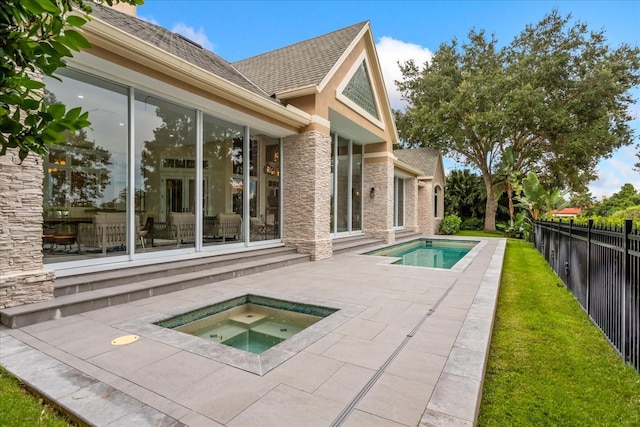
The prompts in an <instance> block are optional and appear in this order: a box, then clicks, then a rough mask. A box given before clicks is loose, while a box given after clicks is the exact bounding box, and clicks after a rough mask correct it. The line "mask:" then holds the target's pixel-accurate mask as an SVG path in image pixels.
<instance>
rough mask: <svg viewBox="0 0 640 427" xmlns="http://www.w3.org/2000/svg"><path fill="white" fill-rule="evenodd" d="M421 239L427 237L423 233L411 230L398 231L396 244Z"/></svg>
mask: <svg viewBox="0 0 640 427" xmlns="http://www.w3.org/2000/svg"><path fill="white" fill-rule="evenodd" d="M421 237H425V236H424V235H423V234H422V233H420V232H417V231H410V230H401V231H396V242H401V241H405V240H413V239H419V238H421Z"/></svg>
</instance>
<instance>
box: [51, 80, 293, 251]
mask: <svg viewBox="0 0 640 427" xmlns="http://www.w3.org/2000/svg"><path fill="white" fill-rule="evenodd" d="M60 77H62V81H59V80H57V79H52V78H48V77H45V83H46V85H47V89H46V92H45V96H46V100H47V102H48V103H49V104H53V103H56V102H61V103H64V104H65V105H67V106H68V107H69V108H71V107H75V106H80V107H82V109H83V110H84V111H88V112H89V114H90V115H89V119H90V120H91V122H92V125H91V127H90V128H87V129H85V130H83V131H81V132H78V133H77V134H76V135H71V134H68V135H66V136H67V138H66V141H65V142H64V143H62V144H60V145H57V146H55V147H51V151H50V153H49V154H48V155H46V156H45V158H44V182H43V184H44V206H43V208H44V233H43V236H44V238H43V243H44V244H43V253H44V255H45V262H47V263H49V262H60V261H73V260H78V259H86V258H99V257H105V256H116V255H128V254H131V255H132V256H133V254H136V253H142V252H146V253H151V252H155V251H166V250H175V249H177V248H192V250H194V251H195V250H200V249H201V248H202V247H203V246H214V245H226V244H233V243H235V244H239V243H246V242H249V241H256V240H272V239H279V238H280V230H281V226H280V217H281V214H280V211H279V209H280V200H281V199H280V198H281V194H280V189H281V179H280V167H281V159H280V153H281V146H280V140H279V139H276V138H273V137H270V136H267V135H265V134H263V133H261V132H259V131H257V130H254V131H251V130H250V129H248V128H247V127H245V126H241V125H237V124H234V123H231V122H228V121H225V120H221V119H218V118H215V117H213V116H210V115H207V114H204V113H201V112H199V111H196V110H195V109H191V108H188V107H185V106H182V105H178V104H176V103H174V102H170V101H168V100H166V99H163V98H161V97H159V96H156V95H154V94H151V93H148V92H143V91H138V90H135V89H133V90H131V89H130V88H129V87H126V86H121V85H118V84H115V83H111V82H108V81H105V80H102V79H100V78H96V77H93V76H89V75H87V74H85V73H81V72H78V71H74V70H68V69H65V70H63V71H62V72H61V74H60ZM130 105H133V109H134V110H133V111H129V106H130ZM131 117H134V120H135V123H134V126H130V125H129V123H128V120H129V119H130V118H131ZM200 117H201V119H200ZM131 128H132V129H133V130H134V132H133V134H130V132H129V129H131ZM249 135H250V137H249V138H248V140H247V137H248V136H249ZM198 144H201V146H199V145H198ZM130 147H132V149H133V151H132V152H131V151H130ZM249 220H251V222H250V223H249ZM249 231H250V233H249ZM78 254H80V255H81V256H78Z"/></svg>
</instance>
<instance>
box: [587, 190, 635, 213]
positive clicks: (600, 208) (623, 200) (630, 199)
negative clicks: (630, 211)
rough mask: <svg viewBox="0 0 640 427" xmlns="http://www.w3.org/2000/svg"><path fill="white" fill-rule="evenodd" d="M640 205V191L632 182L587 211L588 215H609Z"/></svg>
mask: <svg viewBox="0 0 640 427" xmlns="http://www.w3.org/2000/svg"><path fill="white" fill-rule="evenodd" d="M636 205H640V193H638V191H636V189H635V187H634V186H633V185H632V184H629V183H627V184H624V185H623V186H622V187H621V188H620V191H618V192H617V193H614V194H613V195H612V196H611V197H609V198H607V199H606V200H603V201H602V202H600V203H597V204H596V205H595V206H593V207H592V208H591V209H589V210H588V211H587V214H588V215H597V216H609V215H612V214H613V213H614V212H618V211H621V210H624V209H626V208H629V207H631V206H636Z"/></svg>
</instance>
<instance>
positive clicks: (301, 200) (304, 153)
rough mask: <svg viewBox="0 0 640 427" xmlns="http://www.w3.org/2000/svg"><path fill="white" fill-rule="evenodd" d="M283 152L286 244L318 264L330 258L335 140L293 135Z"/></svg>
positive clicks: (316, 134) (314, 133) (316, 135)
mask: <svg viewBox="0 0 640 427" xmlns="http://www.w3.org/2000/svg"><path fill="white" fill-rule="evenodd" d="M282 151H283V156H282V161H283V170H282V178H283V179H282V180H283V199H284V206H283V210H282V211H283V215H284V220H283V240H284V243H285V244H286V245H287V246H294V247H296V248H297V249H298V252H300V253H308V254H311V259H312V260H314V261H318V260H321V259H325V258H330V257H331V255H332V254H333V250H332V242H331V236H330V234H329V214H330V203H331V196H330V180H331V137H330V136H329V135H325V134H323V133H321V132H318V131H310V132H304V133H301V134H296V135H291V136H288V137H286V138H285V139H284V143H283V150H282Z"/></svg>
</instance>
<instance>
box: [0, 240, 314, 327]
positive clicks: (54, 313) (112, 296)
mask: <svg viewBox="0 0 640 427" xmlns="http://www.w3.org/2000/svg"><path fill="white" fill-rule="evenodd" d="M309 260H310V256H309V255H308V254H298V253H292V254H283V255H277V256H272V257H269V258H262V259H260V258H259V259H248V260H244V261H243V262H240V263H236V264H231V265H223V266H218V267H213V268H208V269H203V270H198V271H193V272H188V273H183V274H174V275H171V276H165V277H157V278H151V279H148V278H147V280H141V281H137V282H132V283H126V284H121V285H118V286H111V287H106V288H103V289H97V290H92V291H86V292H80V293H73V294H69V295H62V296H59V297H55V298H53V299H51V300H49V301H45V302H41V303H35V304H25V305H21V306H18V307H11V308H7V309H3V310H0V323H2V324H3V325H5V326H7V327H10V328H21V327H23V326H28V325H32V324H35V323H40V322H45V321H47V320H53V319H59V318H62V317H66V316H71V315H74V314H79V313H84V312H86V311H91V310H97V309H100V308H104V307H110V306H113V305H117V304H124V303H127V302H131V301H137V300H140V299H143V298H149V297H152V296H156V295H163V294H167V293H169V292H175V291H180V290H183V289H189V288H193V287H196V286H201V285H205V284H210V283H213V282H219V281H222V280H228V279H232V278H234V277H241V276H247V275H250V274H255V273H259V272H263V271H268V270H273V269H276V268H280V267H285V266H288V265H293V264H299V263H302V262H307V261H309Z"/></svg>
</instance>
